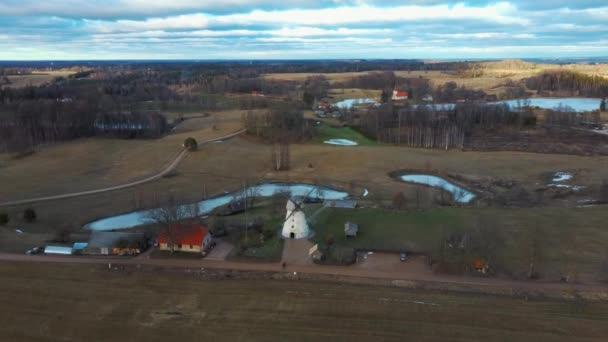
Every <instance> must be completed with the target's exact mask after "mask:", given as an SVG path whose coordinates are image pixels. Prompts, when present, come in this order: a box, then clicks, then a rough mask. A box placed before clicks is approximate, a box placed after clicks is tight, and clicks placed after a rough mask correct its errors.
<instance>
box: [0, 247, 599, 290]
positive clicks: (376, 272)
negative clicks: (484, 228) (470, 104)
mask: <svg viewBox="0 0 608 342" xmlns="http://www.w3.org/2000/svg"><path fill="white" fill-rule="evenodd" d="M395 258H397V256H395ZM0 261H17V262H33V263H63V264H107V265H151V266H161V267H168V268H192V269H194V268H198V269H200V268H208V269H220V270H235V271H261V272H277V273H278V272H288V273H292V272H295V274H298V273H302V274H309V275H324V276H334V277H351V278H353V279H356V278H360V279H367V280H370V279H372V280H373V279H377V280H389V281H392V282H396V283H397V284H398V283H399V282H401V283H404V282H405V283H407V282H419V283H435V284H445V285H447V286H449V287H450V288H473V289H475V291H479V292H490V293H503V294H504V293H506V294H512V293H518V292H524V293H538V294H541V293H543V294H546V293H553V294H563V293H566V292H568V291H572V290H577V291H580V292H581V293H593V294H594V295H595V296H596V297H597V296H600V297H602V298H606V297H607V296H608V287H607V286H605V285H603V284H565V283H551V282H524V281H515V280H507V279H498V278H477V277H462V276H449V275H438V274H435V273H432V272H419V271H418V270H419V269H420V267H419V265H414V266H412V267H411V268H409V269H408V264H407V263H403V265H404V267H403V269H401V270H396V269H395V268H394V267H388V268H384V267H373V268H372V267H365V266H363V267H360V266H359V265H354V266H326V265H316V264H307V265H306V264H304V265H303V264H300V265H294V264H287V267H286V268H285V269H283V268H282V266H281V263H279V262H277V263H242V262H232V261H225V260H207V259H201V260H192V259H177V258H172V259H152V258H146V257H145V256H144V257H136V258H125V257H81V256H52V255H20V254H7V253H0Z"/></svg>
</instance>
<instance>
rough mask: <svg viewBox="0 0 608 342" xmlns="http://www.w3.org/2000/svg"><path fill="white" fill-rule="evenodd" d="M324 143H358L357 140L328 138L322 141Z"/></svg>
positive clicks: (346, 144) (342, 144) (351, 144)
mask: <svg viewBox="0 0 608 342" xmlns="http://www.w3.org/2000/svg"><path fill="white" fill-rule="evenodd" d="M323 143H324V144H329V145H339V146H357V145H359V144H358V143H357V142H355V141H352V140H348V139H329V140H326V141H324V142H323Z"/></svg>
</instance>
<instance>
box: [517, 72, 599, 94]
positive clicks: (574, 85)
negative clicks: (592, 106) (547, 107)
mask: <svg viewBox="0 0 608 342" xmlns="http://www.w3.org/2000/svg"><path fill="white" fill-rule="evenodd" d="M524 82H525V84H526V86H527V87H528V88H529V89H532V90H535V91H536V92H537V93H538V94H544V93H546V92H568V93H569V94H572V95H578V96H589V97H605V96H606V95H607V94H608V79H605V78H603V77H601V76H590V75H584V74H581V73H577V72H573V71H565V70H564V71H547V72H544V73H542V74H540V75H537V76H533V77H530V78H527V79H525V80H524Z"/></svg>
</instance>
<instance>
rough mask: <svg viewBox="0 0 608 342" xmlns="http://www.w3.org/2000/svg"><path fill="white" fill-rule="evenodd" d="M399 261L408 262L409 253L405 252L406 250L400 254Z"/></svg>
mask: <svg viewBox="0 0 608 342" xmlns="http://www.w3.org/2000/svg"><path fill="white" fill-rule="evenodd" d="M399 260H401V261H406V260H407V253H406V252H405V250H401V252H400V253H399Z"/></svg>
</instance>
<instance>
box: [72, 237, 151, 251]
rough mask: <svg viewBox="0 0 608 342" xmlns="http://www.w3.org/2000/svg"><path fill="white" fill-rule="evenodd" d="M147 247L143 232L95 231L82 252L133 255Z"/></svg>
mask: <svg viewBox="0 0 608 342" xmlns="http://www.w3.org/2000/svg"><path fill="white" fill-rule="evenodd" d="M145 248H146V239H145V237H144V234H143V233H124V232H93V234H91V238H90V240H89V243H88V245H87V246H86V247H85V248H84V249H82V254H89V255H131V254H139V253H141V252H142V251H144V250H145Z"/></svg>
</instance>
